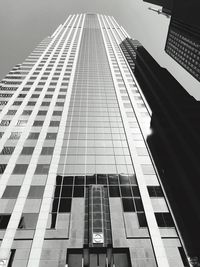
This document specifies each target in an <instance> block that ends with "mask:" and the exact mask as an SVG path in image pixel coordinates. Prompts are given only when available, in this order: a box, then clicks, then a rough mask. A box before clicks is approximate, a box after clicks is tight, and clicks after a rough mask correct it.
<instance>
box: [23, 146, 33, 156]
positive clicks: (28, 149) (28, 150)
mask: <svg viewBox="0 0 200 267" xmlns="http://www.w3.org/2000/svg"><path fill="white" fill-rule="evenodd" d="M34 148H35V147H31V146H30V147H23V149H22V152H21V155H32V154H33V150H34Z"/></svg>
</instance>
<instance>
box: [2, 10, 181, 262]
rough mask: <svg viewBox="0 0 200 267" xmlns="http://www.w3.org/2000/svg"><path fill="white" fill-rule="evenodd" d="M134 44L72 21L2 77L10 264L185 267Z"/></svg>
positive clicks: (109, 21)
mask: <svg viewBox="0 0 200 267" xmlns="http://www.w3.org/2000/svg"><path fill="white" fill-rule="evenodd" d="M126 37H129V36H128V34H127V33H126V31H125V30H124V29H123V28H122V27H120V26H119V25H118V24H117V22H116V21H115V19H114V18H113V17H109V16H103V15H95V14H79V15H71V16H69V17H68V19H67V20H66V21H65V23H64V24H62V25H60V26H59V27H58V28H57V30H56V31H55V32H54V33H53V35H52V36H51V37H48V38H46V39H45V40H43V41H42V42H41V43H40V44H39V45H38V46H37V48H36V49H35V50H34V51H33V52H32V53H31V55H30V56H29V57H28V58H27V59H26V60H25V62H24V63H22V64H21V65H18V66H16V67H15V68H13V70H12V71H11V72H10V73H9V74H8V75H7V76H6V77H5V78H4V79H3V80H2V82H1V84H0V86H1V88H0V89H1V95H0V98H1V99H0V104H1V113H0V133H1V141H0V150H1V154H0V161H1V165H0V172H1V178H0V194H1V199H0V238H1V246H0V259H1V261H2V266H8V264H10V266H14V267H15V266H28V267H30V266H34V267H36V266H46V265H48V266H65V264H68V266H69V267H73V266H82V263H84V266H91V267H93V266H98V265H97V264H98V263H99V264H100V263H101V264H104V265H105V264H106V263H108V264H110V266H113V264H115V266H116V267H117V266H127V267H128V266H138V265H140V264H143V265H144V266H159V267H161V266H162V267H165V266H166V267H167V266H185V265H184V263H183V259H184V250H183V247H182V244H181V240H180V236H179V234H178V229H177V227H176V224H175V222H174V220H173V215H172V214H171V211H170V207H169V204H168V201H167V199H166V196H165V193H164V192H163V188H162V186H161V184H160V180H159V177H158V174H157V171H156V169H155V166H154V163H153V159H152V157H151V154H150V152H149V150H148V146H147V143H146V138H147V136H148V133H149V128H150V120H151V110H150V108H149V106H148V105H147V103H146V101H145V99H144V97H143V94H142V92H141V90H140V88H139V86H138V84H137V81H136V80H135V77H134V75H133V74H132V72H131V69H130V68H129V65H128V63H127V61H126V59H125V57H124V55H123V52H122V51H121V48H120V46H119V44H120V43H121V42H122V41H123V40H124V39H125V38H126Z"/></svg>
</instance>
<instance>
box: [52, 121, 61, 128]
mask: <svg viewBox="0 0 200 267" xmlns="http://www.w3.org/2000/svg"><path fill="white" fill-rule="evenodd" d="M59 125H60V122H59V121H51V122H50V124H49V126H51V127H58V126H59Z"/></svg>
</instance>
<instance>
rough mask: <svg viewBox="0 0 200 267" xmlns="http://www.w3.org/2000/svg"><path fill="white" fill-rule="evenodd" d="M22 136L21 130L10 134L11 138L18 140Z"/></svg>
mask: <svg viewBox="0 0 200 267" xmlns="http://www.w3.org/2000/svg"><path fill="white" fill-rule="evenodd" d="M20 136H21V132H12V133H11V134H10V137H9V139H14V140H16V139H19V138H20Z"/></svg>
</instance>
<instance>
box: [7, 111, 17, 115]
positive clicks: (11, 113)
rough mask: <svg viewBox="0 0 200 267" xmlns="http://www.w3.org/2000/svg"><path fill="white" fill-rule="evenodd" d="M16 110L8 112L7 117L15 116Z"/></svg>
mask: <svg viewBox="0 0 200 267" xmlns="http://www.w3.org/2000/svg"><path fill="white" fill-rule="evenodd" d="M16 112H17V110H8V112H7V115H15V113H16Z"/></svg>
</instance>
